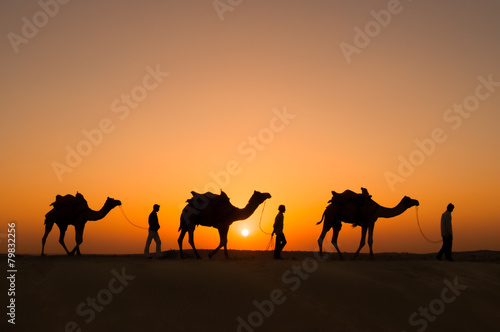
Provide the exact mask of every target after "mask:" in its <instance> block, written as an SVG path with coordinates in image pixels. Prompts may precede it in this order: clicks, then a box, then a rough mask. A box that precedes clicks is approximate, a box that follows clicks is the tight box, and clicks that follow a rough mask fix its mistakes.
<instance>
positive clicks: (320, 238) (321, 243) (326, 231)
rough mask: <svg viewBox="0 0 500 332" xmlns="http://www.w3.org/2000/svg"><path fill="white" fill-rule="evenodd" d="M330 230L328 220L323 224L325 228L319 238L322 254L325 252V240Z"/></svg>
mask: <svg viewBox="0 0 500 332" xmlns="http://www.w3.org/2000/svg"><path fill="white" fill-rule="evenodd" d="M329 230H330V227H329V226H327V225H326V222H325V223H324V224H323V230H322V231H321V234H320V236H319V238H318V246H319V253H320V255H322V254H323V240H324V239H325V235H326V233H328V231H329Z"/></svg>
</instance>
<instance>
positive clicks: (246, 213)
mask: <svg viewBox="0 0 500 332" xmlns="http://www.w3.org/2000/svg"><path fill="white" fill-rule="evenodd" d="M191 194H192V195H193V197H192V198H190V199H188V200H187V202H188V204H187V205H186V207H185V208H184V209H183V210H182V214H181V223H180V226H179V231H180V232H181V234H180V235H179V239H178V240H177V242H178V243H179V251H180V256H181V258H183V257H184V256H183V254H182V240H183V239H184V236H185V235H186V232H187V233H189V244H190V245H191V247H192V248H193V251H194V254H195V256H196V258H198V259H200V258H201V257H200V255H199V254H198V252H197V251H196V247H195V245H194V230H195V228H196V226H197V225H201V226H211V227H214V228H217V230H218V231H219V237H220V243H219V246H218V247H217V248H215V249H214V250H213V251H212V252H210V253H209V254H208V257H210V258H212V256H213V255H215V254H216V253H217V251H219V249H220V248H222V247H224V254H225V256H226V258H228V253H227V233H228V231H229V226H231V224H232V223H233V222H235V221H237V220H245V219H247V218H248V217H250V216H251V215H252V214H253V213H254V212H255V210H256V209H257V207H258V206H259V205H260V204H262V203H263V202H264V201H265V200H266V199H268V198H271V195H270V194H268V193H260V192H258V191H254V193H253V195H252V197H250V200H249V201H248V204H247V205H246V206H245V207H244V208H243V209H240V208H237V207H235V206H233V205H232V204H231V203H230V202H229V198H228V197H227V195H226V193H225V192H223V191H221V194H220V195H216V194H213V193H210V192H209V193H205V194H198V193H196V192H191Z"/></svg>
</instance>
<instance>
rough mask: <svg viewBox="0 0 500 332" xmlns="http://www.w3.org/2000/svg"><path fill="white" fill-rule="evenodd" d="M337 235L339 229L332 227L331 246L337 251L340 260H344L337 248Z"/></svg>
mask: <svg viewBox="0 0 500 332" xmlns="http://www.w3.org/2000/svg"><path fill="white" fill-rule="evenodd" d="M339 233H340V228H335V227H334V228H333V235H332V244H333V246H334V247H335V249H337V252H338V253H339V257H340V259H341V260H344V256H342V252H341V251H340V249H339V246H338V244H337V239H338V237H339Z"/></svg>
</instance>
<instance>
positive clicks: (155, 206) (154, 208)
mask: <svg viewBox="0 0 500 332" xmlns="http://www.w3.org/2000/svg"><path fill="white" fill-rule="evenodd" d="M153 211H155V212H158V211H160V206H159V205H158V204H155V205H153Z"/></svg>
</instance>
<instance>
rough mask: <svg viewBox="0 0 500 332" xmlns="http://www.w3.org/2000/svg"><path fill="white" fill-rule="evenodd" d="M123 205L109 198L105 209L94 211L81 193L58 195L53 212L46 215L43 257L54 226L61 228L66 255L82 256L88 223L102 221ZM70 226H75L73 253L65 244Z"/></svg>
mask: <svg viewBox="0 0 500 332" xmlns="http://www.w3.org/2000/svg"><path fill="white" fill-rule="evenodd" d="M121 204H122V203H121V202H120V201H119V200H115V199H113V198H109V197H108V198H107V199H106V202H105V203H104V205H103V207H102V208H101V209H100V210H98V211H94V210H92V209H90V208H89V207H88V204H87V201H86V200H85V199H84V198H83V196H82V194H80V193H77V194H76V196H72V195H66V196H60V195H58V196H57V197H56V201H55V202H54V203H52V204H50V205H52V206H53V208H52V210H50V211H49V212H48V213H47V214H46V215H45V234H44V235H43V237H42V256H43V255H44V249H45V242H46V240H47V236H48V235H49V233H50V231H51V230H52V227H53V226H54V224H56V225H57V227H59V231H60V235H59V243H60V244H61V245H62V246H63V248H64V250H65V251H66V253H67V254H68V255H69V256H73V255H74V254H75V253H76V254H77V255H81V253H80V245H81V244H82V242H83V231H84V229H85V224H86V223H87V221H90V220H92V221H95V220H101V219H102V218H104V217H105V216H106V215H107V214H108V213H109V211H111V210H112V209H113V208H115V207H116V206H118V205H121ZM69 225H73V226H75V240H76V246H75V248H73V250H71V251H69V250H68V248H66V245H65V244H64V235H65V233H66V230H67V229H68V226H69Z"/></svg>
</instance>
